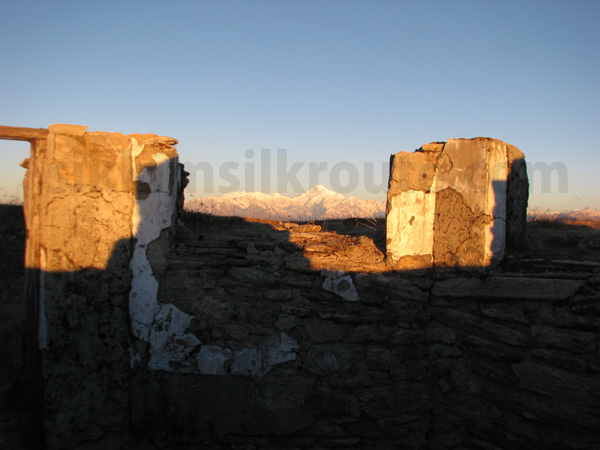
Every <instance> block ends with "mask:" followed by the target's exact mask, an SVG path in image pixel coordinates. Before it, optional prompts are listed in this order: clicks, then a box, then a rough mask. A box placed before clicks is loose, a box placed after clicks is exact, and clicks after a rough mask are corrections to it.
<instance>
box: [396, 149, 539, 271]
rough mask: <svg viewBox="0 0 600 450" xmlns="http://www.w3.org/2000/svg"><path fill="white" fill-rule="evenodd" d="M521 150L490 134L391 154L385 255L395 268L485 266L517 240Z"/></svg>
mask: <svg viewBox="0 0 600 450" xmlns="http://www.w3.org/2000/svg"><path fill="white" fill-rule="evenodd" d="M527 198H528V183H527V173H526V168H525V161H524V156H523V154H522V153H521V152H520V151H519V150H518V149H517V148H516V147H514V146H511V145H507V144H505V143H504V142H502V141H499V140H497V139H490V138H475V139H449V140H448V142H443V143H442V142H434V143H431V144H427V145H424V146H422V147H421V148H420V149H418V150H417V151H415V152H413V153H407V152H399V153H397V154H395V155H392V158H391V165H390V180H389V190H388V198H387V257H388V261H389V262H390V264H391V265H392V266H393V267H394V268H396V269H401V270H406V269H416V268H424V267H472V268H475V267H488V266H490V265H492V264H493V263H498V262H500V261H502V259H503V257H504V252H505V249H506V244H507V242H508V243H509V244H510V245H512V246H515V245H518V244H519V243H520V242H521V241H522V240H523V238H524V233H525V219H526V217H525V216H526V211H527Z"/></svg>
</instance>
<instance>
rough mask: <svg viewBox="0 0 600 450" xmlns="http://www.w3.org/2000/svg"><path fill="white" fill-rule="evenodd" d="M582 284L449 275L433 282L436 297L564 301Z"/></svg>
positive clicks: (569, 281) (533, 279) (576, 282)
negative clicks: (452, 276) (447, 277)
mask: <svg viewBox="0 0 600 450" xmlns="http://www.w3.org/2000/svg"><path fill="white" fill-rule="evenodd" d="M581 286H583V282H582V281H578V280H557V279H542V278H511V277H488V278H485V279H480V278H449V279H447V280H442V281H438V282H437V283H435V284H434V285H433V289H432V294H433V295H436V296H439V297H461V298H478V299H481V300H486V299H526V300H566V299H569V298H571V297H573V295H575V293H576V292H577V291H578V290H579V288H580V287H581Z"/></svg>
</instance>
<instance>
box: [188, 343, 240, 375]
mask: <svg viewBox="0 0 600 450" xmlns="http://www.w3.org/2000/svg"><path fill="white" fill-rule="evenodd" d="M232 357H233V352H232V351H231V350H229V349H227V348H226V349H223V348H222V347H219V346H218V345H203V346H202V347H201V348H200V352H198V355H197V356H196V362H197V363H198V365H197V369H196V372H197V373H200V374H203V375H227V370H226V368H225V363H226V362H227V361H229V360H230V359H231V358H232Z"/></svg>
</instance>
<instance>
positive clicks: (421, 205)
mask: <svg viewBox="0 0 600 450" xmlns="http://www.w3.org/2000/svg"><path fill="white" fill-rule="evenodd" d="M434 218H435V193H433V192H424V191H415V190H412V189H411V190H408V191H405V192H402V193H400V194H398V195H395V196H394V197H392V200H391V205H390V211H389V213H388V215H387V219H386V220H387V224H386V227H387V239H388V245H387V251H388V254H389V255H390V256H391V257H392V259H396V260H397V259H400V258H401V257H402V256H412V255H419V256H423V255H432V254H433V221H434Z"/></svg>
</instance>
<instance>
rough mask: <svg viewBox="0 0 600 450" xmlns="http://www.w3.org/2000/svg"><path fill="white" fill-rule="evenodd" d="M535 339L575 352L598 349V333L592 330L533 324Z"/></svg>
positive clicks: (532, 330)
mask: <svg viewBox="0 0 600 450" xmlns="http://www.w3.org/2000/svg"><path fill="white" fill-rule="evenodd" d="M531 336H532V337H533V340H534V341H536V342H539V343H541V344H548V345H552V346H555V347H558V348H562V349H564V350H569V351H572V352H575V353H591V352H594V351H596V344H597V343H598V333H593V332H590V331H575V330H567V329H564V328H556V327H547V326H539V325H533V326H532V327H531Z"/></svg>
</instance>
